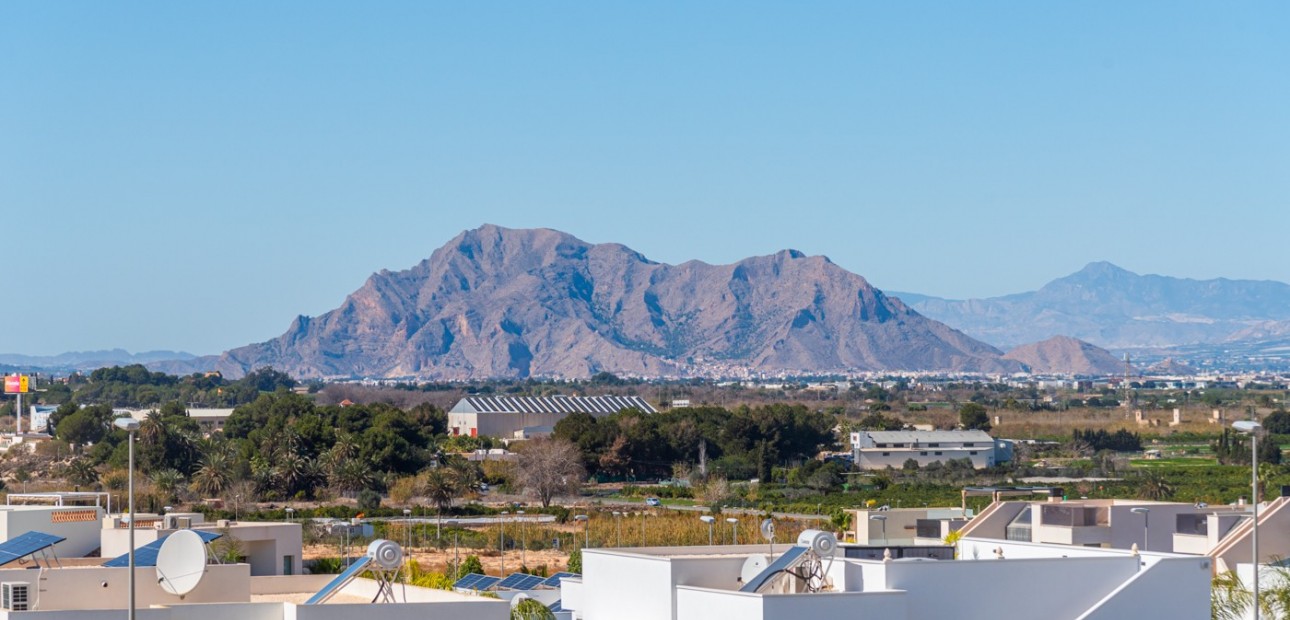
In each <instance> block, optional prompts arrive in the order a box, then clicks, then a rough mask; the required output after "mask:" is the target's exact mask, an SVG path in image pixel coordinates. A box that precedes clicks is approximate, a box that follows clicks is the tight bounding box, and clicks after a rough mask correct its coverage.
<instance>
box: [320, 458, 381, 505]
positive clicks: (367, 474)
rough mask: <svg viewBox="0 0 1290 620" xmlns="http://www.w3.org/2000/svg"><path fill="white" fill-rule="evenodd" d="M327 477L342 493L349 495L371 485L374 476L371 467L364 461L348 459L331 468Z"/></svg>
mask: <svg viewBox="0 0 1290 620" xmlns="http://www.w3.org/2000/svg"><path fill="white" fill-rule="evenodd" d="M329 479H330V480H331V484H332V486H334V487H336V489H337V490H338V491H340V492H341V494H342V495H345V496H349V495H350V494H353V493H357V492H358V491H361V490H363V489H366V488H368V487H370V486H372V481H373V480H374V477H373V475H372V468H371V467H370V466H369V465H368V464H367V463H366V462H364V461H362V460H361V459H350V460H347V461H344V462H342V463H340V465H339V466H337V467H336V468H335V469H333V470H332V472H331V475H330V476H329Z"/></svg>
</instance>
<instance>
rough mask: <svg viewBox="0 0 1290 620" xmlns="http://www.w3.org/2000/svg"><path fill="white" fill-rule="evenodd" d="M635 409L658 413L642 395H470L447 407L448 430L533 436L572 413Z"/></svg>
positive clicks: (604, 413) (474, 434) (601, 413)
mask: <svg viewBox="0 0 1290 620" xmlns="http://www.w3.org/2000/svg"><path fill="white" fill-rule="evenodd" d="M624 409H636V410H638V411H641V412H643V413H657V410H655V409H654V406H653V405H651V404H649V401H647V400H645V399H644V398H641V397H639V396H540V397H538V396H523V397H509V396H468V397H466V398H463V399H461V400H460V401H458V402H457V404H456V405H455V406H453V408H452V409H451V410H450V411H448V432H450V433H452V434H453V435H466V436H469V437H478V436H488V437H501V438H505V439H511V438H527V437H532V436H535V435H537V434H540V432H542V431H545V432H547V433H549V432H550V429H551V428H552V427H554V426H555V424H556V422H559V421H560V420H563V419H564V418H565V416H568V415H569V414H571V413H589V414H591V415H593V416H596V417H602V416H607V415H610V414H612V413H618V412H619V411H622V410H624Z"/></svg>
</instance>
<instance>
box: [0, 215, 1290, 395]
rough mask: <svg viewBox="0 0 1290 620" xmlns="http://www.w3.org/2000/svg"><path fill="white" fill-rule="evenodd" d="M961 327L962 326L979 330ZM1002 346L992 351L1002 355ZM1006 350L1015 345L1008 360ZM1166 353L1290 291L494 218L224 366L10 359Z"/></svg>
mask: <svg viewBox="0 0 1290 620" xmlns="http://www.w3.org/2000/svg"><path fill="white" fill-rule="evenodd" d="M960 330H961V331H960ZM987 343H988V344H987ZM995 347H1000V348H1006V349H1011V350H1009V351H1008V352H1007V353H1006V354H1005V353H1003V352H1002V351H1000V350H999V349H997V348H995ZM1143 348H1153V349H1156V350H1157V352H1158V355H1157V359H1161V358H1163V357H1165V356H1167V355H1173V356H1175V357H1177V358H1178V360H1174V361H1171V362H1170V363H1169V365H1166V366H1167V367H1168V368H1175V369H1177V368H1183V369H1185V368H1189V367H1188V366H1182V365H1180V363H1181V360H1185V359H1188V358H1190V359H1193V360H1195V359H1202V358H1205V357H1206V356H1212V351H1214V350H1215V349H1216V348H1217V349H1221V350H1225V351H1229V352H1236V353H1233V354H1234V355H1238V357H1240V358H1241V360H1242V361H1241V362H1240V363H1245V361H1244V360H1250V359H1267V358H1277V356H1281V357H1284V353H1286V352H1288V351H1290V285H1287V284H1284V283H1280V282H1270V281H1250V280H1228V279H1215V280H1191V279H1183V278H1171V277H1165V276H1157V275H1139V274H1135V273H1133V272H1130V271H1127V270H1125V269H1121V268H1119V267H1117V266H1115V265H1112V264H1110V263H1105V262H1097V263H1091V264H1089V265H1088V266H1086V267H1085V268H1084V269H1081V270H1080V271H1078V272H1076V273H1074V274H1071V275H1069V276H1066V277H1063V278H1059V279H1057V280H1054V281H1052V282H1050V283H1048V284H1046V285H1045V286H1043V287H1042V288H1040V289H1039V290H1037V291H1031V292H1025V293H1018V294H1014V295H1006V296H1003V297H993V298H986V299H967V300H951V299H942V298H937V297H931V296H926V295H919V294H914V293H889V294H888V293H884V292H883V291H880V290H878V289H876V288H874V287H873V286H871V285H870V284H869V283H868V282H867V281H866V280H865V279H864V278H863V277H861V276H859V275H856V274H853V273H850V272H848V271H846V270H845V269H842V268H840V267H838V266H837V265H835V264H833V263H832V262H831V261H830V260H829V259H828V258H825V257H822V256H805V255H803V254H802V253H800V252H797V251H795V250H784V251H781V252H778V253H776V254H772V255H769V256H759V257H753V258H748V259H744V260H741V261H739V262H737V263H734V264H730V265H709V264H707V263H703V262H699V261H690V262H686V263H682V264H680V265H668V264H663V263H658V262H654V261H651V260H649V259H647V258H645V257H644V256H642V255H641V254H640V253H638V252H635V251H633V250H631V249H630V248H627V247H625V246H622V245H618V244H612V243H609V244H589V243H586V242H584V241H581V240H579V239H577V238H575V237H573V236H571V235H568V234H565V233H562V232H558V231H554V230H547V229H530V230H512V229H506V228H501V227H498V226H491V225H486V226H483V227H481V228H478V229H475V230H470V231H466V232H463V233H461V234H460V235H458V236H457V237H455V238H454V239H452V240H451V241H449V242H448V243H447V244H446V245H444V246H443V247H441V248H439V249H438V250H435V251H434V252H433V254H432V255H431V256H430V258H428V259H426V260H424V261H422V262H421V263H419V264H418V265H416V266H414V267H412V268H411V269H407V270H404V271H381V272H378V273H376V274H374V275H372V276H371V277H370V278H369V279H368V280H367V282H366V283H364V284H363V285H362V287H360V288H359V289H358V290H356V291H355V292H354V293H352V294H351V295H349V296H348V297H347V298H346V300H345V302H344V303H343V304H341V306H340V307H339V308H337V309H335V310H332V311H331V312H328V313H326V314H323V315H321V316H318V317H306V316H300V317H297V318H296V319H295V321H294V322H292V324H291V326H290V327H289V328H288V329H287V331H286V332H285V333H284V334H283V335H281V336H279V337H278V338H275V339H273V340H270V341H267V342H262V343H257V344H252V345H248V346H244V347H239V348H236V349H233V350H230V351H227V352H225V353H223V354H222V355H218V356H205V357H194V356H192V355H190V354H187V353H176V352H170V351H153V352H148V353H140V354H130V353H127V352H126V351H122V350H113V351H94V352H78V353H67V354H63V355H60V356H52V357H38V356H22V355H0V368H2V367H4V365H9V366H13V367H23V368H45V369H72V370H76V369H80V370H84V369H90V368H95V367H98V366H104V365H115V364H129V363H144V364H147V365H148V366H149V367H151V368H153V369H157V370H164V371H166V372H171V373H188V372H194V371H199V370H201V371H204V370H211V369H218V370H220V371H222V372H224V373H225V374H226V376H229V377H238V376H241V375H242V374H244V373H246V372H247V371H249V370H251V369H253V368H257V367H260V366H266V365H271V366H273V367H275V368H278V369H281V370H284V371H286V372H289V373H291V374H293V375H295V376H297V377H300V378H325V377H418V378H427V379H470V378H483V377H516V378H522V377H530V376H540V377H567V378H577V377H587V376H590V375H592V374H595V373H597V372H600V371H610V372H615V373H620V374H630V375H639V376H733V375H737V374H739V373H740V372H744V371H754V372H765V373H799V374H815V373H829V372H852V371H870V370H931V371H935V370H942V371H971V372H1013V371H1018V370H1022V369H1025V370H1029V371H1031V372H1039V373H1045V372H1061V373H1076V374H1110V373H1118V372H1121V371H1122V370H1123V362H1122V360H1121V358H1120V357H1119V356H1118V355H1112V354H1111V353H1110V352H1108V351H1107V350H1106V349H1116V350H1127V349H1143Z"/></svg>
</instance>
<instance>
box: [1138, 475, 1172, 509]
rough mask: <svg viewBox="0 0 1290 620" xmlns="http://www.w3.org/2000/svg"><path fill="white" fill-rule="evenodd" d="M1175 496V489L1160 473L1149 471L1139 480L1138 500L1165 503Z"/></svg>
mask: <svg viewBox="0 0 1290 620" xmlns="http://www.w3.org/2000/svg"><path fill="white" fill-rule="evenodd" d="M1173 495H1174V487H1173V485H1172V484H1169V481H1168V480H1165V477H1164V476H1162V475H1160V473H1159V472H1155V471H1149V472H1147V473H1145V474H1143V475H1142V477H1141V478H1140V479H1139V480H1138V498H1139V499H1146V500H1151V501H1157V502H1159V501H1164V500H1167V499H1169V498H1171V497H1173Z"/></svg>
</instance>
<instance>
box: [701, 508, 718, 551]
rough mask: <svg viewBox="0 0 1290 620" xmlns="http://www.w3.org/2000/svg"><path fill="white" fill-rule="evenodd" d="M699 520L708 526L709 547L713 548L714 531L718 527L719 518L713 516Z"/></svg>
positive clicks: (706, 516)
mask: <svg viewBox="0 0 1290 620" xmlns="http://www.w3.org/2000/svg"><path fill="white" fill-rule="evenodd" d="M699 520H700V521H702V522H704V523H707V524H708V546H709V547H711V546H712V530H713V529H714V528H715V527H716V526H715V524H716V522H717V518H716V517H714V516H712V515H703V516H702V517H699Z"/></svg>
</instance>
